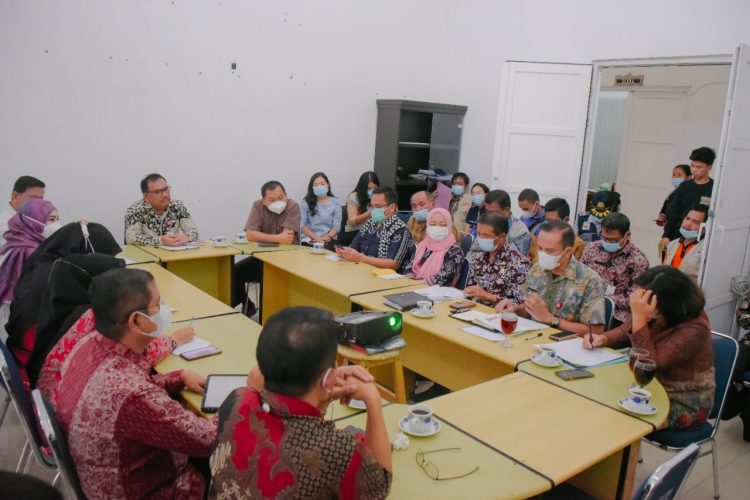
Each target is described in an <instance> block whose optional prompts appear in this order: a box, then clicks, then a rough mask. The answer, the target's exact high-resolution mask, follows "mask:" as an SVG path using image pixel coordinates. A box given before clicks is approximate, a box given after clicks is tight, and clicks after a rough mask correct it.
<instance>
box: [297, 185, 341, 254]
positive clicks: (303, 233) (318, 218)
mask: <svg viewBox="0 0 750 500" xmlns="http://www.w3.org/2000/svg"><path fill="white" fill-rule="evenodd" d="M300 208H301V209H302V221H301V222H300V241H301V242H302V244H303V245H312V244H313V242H320V243H323V244H324V245H325V247H326V248H328V249H329V250H333V242H334V241H336V235H337V234H338V232H339V229H341V202H340V201H339V200H338V198H335V197H334V196H333V193H332V192H331V183H330V182H329V181H328V177H327V176H326V174H324V173H323V172H316V173H314V174H313V176H312V177H310V182H309V183H308V184H307V195H306V196H305V199H304V200H303V203H300Z"/></svg>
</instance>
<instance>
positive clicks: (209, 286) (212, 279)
mask: <svg viewBox="0 0 750 500" xmlns="http://www.w3.org/2000/svg"><path fill="white" fill-rule="evenodd" d="M139 248H141V249H142V250H144V251H146V252H148V253H150V254H151V255H153V256H155V257H157V258H158V259H159V261H161V263H162V264H163V265H164V267H166V268H167V269H169V270H170V271H171V272H173V273H175V274H176V275H178V276H179V277H181V278H182V279H184V280H185V281H188V282H190V283H192V284H193V285H195V286H197V287H198V288H200V289H201V290H203V291H204V292H206V293H207V294H209V295H210V296H212V297H215V298H217V299H219V300H220V301H222V302H224V303H225V304H230V303H231V301H232V264H233V257H234V256H235V255H239V253H240V251H239V250H237V249H235V248H231V247H222V248H217V247H213V246H211V245H203V246H200V247H198V248H196V249H192V250H180V251H173V250H164V249H163V248H159V247H145V246H143V247H139Z"/></svg>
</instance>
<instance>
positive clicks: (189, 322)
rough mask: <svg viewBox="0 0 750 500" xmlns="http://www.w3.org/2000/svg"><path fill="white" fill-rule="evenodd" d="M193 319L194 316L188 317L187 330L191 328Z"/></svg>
mask: <svg viewBox="0 0 750 500" xmlns="http://www.w3.org/2000/svg"><path fill="white" fill-rule="evenodd" d="M194 319H195V316H190V321H188V328H190V327H191V326H193V320H194Z"/></svg>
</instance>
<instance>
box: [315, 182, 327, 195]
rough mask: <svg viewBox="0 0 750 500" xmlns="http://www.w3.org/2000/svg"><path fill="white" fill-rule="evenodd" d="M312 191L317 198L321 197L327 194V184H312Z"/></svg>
mask: <svg viewBox="0 0 750 500" xmlns="http://www.w3.org/2000/svg"><path fill="white" fill-rule="evenodd" d="M313 193H314V194H315V196H317V197H318V198H322V197H324V196H325V195H327V194H328V184H322V185H320V186H313Z"/></svg>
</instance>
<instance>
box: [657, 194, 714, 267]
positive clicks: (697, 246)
mask: <svg viewBox="0 0 750 500" xmlns="http://www.w3.org/2000/svg"><path fill="white" fill-rule="evenodd" d="M707 218H708V207H707V206H706V205H703V204H697V205H695V206H694V207H693V208H692V209H691V210H690V211H689V212H688V213H687V215H685V218H684V219H683V220H682V226H680V231H679V232H680V237H679V238H675V239H673V240H672V241H670V242H669V244H668V245H667V252H666V255H665V257H664V261H663V262H662V264H664V265H667V266H672V267H674V268H677V269H679V270H680V271H682V272H683V273H685V274H687V275H688V276H691V277H692V278H693V279H694V280H698V272H699V271H700V268H701V258H702V256H703V242H704V241H705V240H704V239H703V236H704V234H703V231H702V230H701V225H702V224H703V223H704V222H706V219H707Z"/></svg>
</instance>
